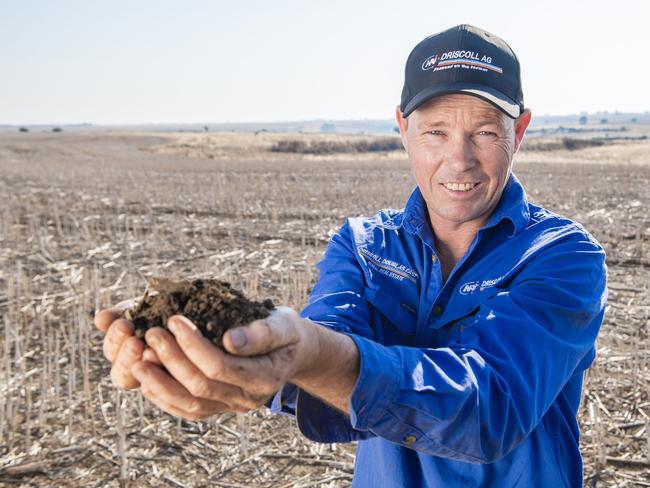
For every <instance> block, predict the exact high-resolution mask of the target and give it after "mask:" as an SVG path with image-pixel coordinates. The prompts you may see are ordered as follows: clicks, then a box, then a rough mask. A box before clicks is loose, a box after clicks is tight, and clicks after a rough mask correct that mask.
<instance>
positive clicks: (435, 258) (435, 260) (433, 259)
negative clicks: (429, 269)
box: [431, 254, 438, 264]
mask: <svg viewBox="0 0 650 488" xmlns="http://www.w3.org/2000/svg"><path fill="white" fill-rule="evenodd" d="M431 261H433V264H436V263H437V262H438V255H437V254H434V255H433V256H431Z"/></svg>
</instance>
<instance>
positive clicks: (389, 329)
mask: <svg viewBox="0 0 650 488" xmlns="http://www.w3.org/2000/svg"><path fill="white" fill-rule="evenodd" d="M364 294H365V297H366V299H367V300H368V302H369V303H370V304H371V305H372V308H373V313H372V316H373V317H374V318H375V324H374V326H375V327H374V329H375V337H376V339H377V340H378V341H379V342H381V343H382V344H397V343H400V341H401V343H404V340H403V339H404V337H408V338H410V340H411V341H412V339H413V336H415V332H416V329H417V310H416V309H415V308H414V307H413V306H412V305H410V304H408V303H407V302H406V301H402V300H399V299H398V298H399V297H397V296H395V294H393V293H389V292H387V291H385V290H382V289H381V288H366V289H365V291H364ZM377 322H379V323H377Z"/></svg>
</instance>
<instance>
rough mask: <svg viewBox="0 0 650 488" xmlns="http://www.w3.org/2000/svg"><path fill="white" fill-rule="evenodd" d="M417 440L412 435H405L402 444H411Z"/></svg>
mask: <svg viewBox="0 0 650 488" xmlns="http://www.w3.org/2000/svg"><path fill="white" fill-rule="evenodd" d="M416 440H417V437H415V436H414V435H407V436H406V437H404V444H413V443H414V442H415V441H416Z"/></svg>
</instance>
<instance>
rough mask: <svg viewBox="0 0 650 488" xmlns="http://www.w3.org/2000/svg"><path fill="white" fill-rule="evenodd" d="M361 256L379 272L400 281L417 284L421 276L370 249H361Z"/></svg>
mask: <svg viewBox="0 0 650 488" xmlns="http://www.w3.org/2000/svg"><path fill="white" fill-rule="evenodd" d="M359 254H360V255H361V256H363V257H364V258H365V260H366V262H367V263H368V265H370V266H371V267H372V268H373V269H375V270H376V271H377V272H379V273H382V274H384V275H386V276H388V277H390V278H393V279H396V280H398V281H404V280H405V279H406V280H409V281H410V282H412V283H417V281H416V280H417V279H418V278H419V276H418V274H417V273H416V272H415V271H413V269H412V268H410V267H409V266H406V265H405V264H400V263H398V262H397V261H394V260H392V259H388V258H383V257H381V256H379V255H378V254H375V253H374V252H371V251H368V249H366V248H364V247H362V248H359Z"/></svg>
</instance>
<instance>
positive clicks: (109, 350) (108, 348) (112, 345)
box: [104, 319, 134, 363]
mask: <svg viewBox="0 0 650 488" xmlns="http://www.w3.org/2000/svg"><path fill="white" fill-rule="evenodd" d="M133 330H134V327H133V323H132V322H131V321H130V320H126V319H118V320H116V321H114V322H113V323H112V324H111V326H110V327H109V328H108V330H107V332H106V337H104V356H106V359H108V360H109V361H110V362H111V363H113V362H115V358H116V357H117V354H118V353H119V352H120V349H121V348H122V344H123V343H124V341H125V340H126V339H128V338H129V337H132V336H133Z"/></svg>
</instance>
